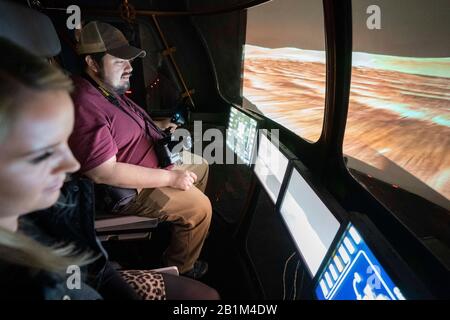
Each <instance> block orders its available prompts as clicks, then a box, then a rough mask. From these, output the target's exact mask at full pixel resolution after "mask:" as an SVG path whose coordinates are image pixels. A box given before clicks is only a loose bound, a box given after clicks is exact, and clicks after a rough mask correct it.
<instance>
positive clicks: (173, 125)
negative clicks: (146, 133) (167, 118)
mask: <svg viewBox="0 0 450 320" xmlns="http://www.w3.org/2000/svg"><path fill="white" fill-rule="evenodd" d="M167 128H170V133H174V132H175V129H176V128H178V126H177V125H176V124H175V123H172V122H170V123H169V124H168V125H167V127H166V128H165V129H167Z"/></svg>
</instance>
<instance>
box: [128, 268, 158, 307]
mask: <svg viewBox="0 0 450 320" xmlns="http://www.w3.org/2000/svg"><path fill="white" fill-rule="evenodd" d="M119 273H120V275H121V276H122V278H123V279H124V280H125V281H126V282H127V283H128V284H129V285H130V286H131V287H132V288H133V289H134V290H135V291H136V292H137V294H138V295H140V296H141V297H142V298H143V299H144V300H166V288H165V285H164V280H163V277H162V275H161V274H160V273H157V272H153V271H149V270H119Z"/></svg>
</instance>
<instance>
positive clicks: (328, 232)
mask: <svg viewBox="0 0 450 320" xmlns="http://www.w3.org/2000/svg"><path fill="white" fill-rule="evenodd" d="M280 213H281V216H282V217H283V220H284V222H285V224H286V226H287V228H288V230H289V232H290V234H291V236H292V238H293V240H294V243H295V245H296V246H297V249H298V250H299V252H300V254H301V256H302V258H303V260H304V262H305V264H306V266H307V267H308V269H309V271H310V273H311V275H312V276H313V277H314V276H315V274H316V273H317V270H318V269H319V267H320V265H321V263H322V261H323V260H324V258H325V256H326V254H327V252H328V249H329V248H330V246H331V243H332V242H333V240H334V238H335V237H336V234H337V232H338V231H339V228H340V223H339V221H338V220H337V219H336V217H335V216H334V215H333V213H332V212H331V211H330V210H329V209H328V207H327V206H326V205H325V204H324V203H323V201H322V200H321V198H320V197H319V196H318V195H317V193H316V192H315V191H314V190H313V189H312V188H311V186H310V185H309V184H308V182H307V181H306V180H305V179H304V178H303V177H302V175H301V174H300V172H299V171H298V170H297V168H296V167H294V168H293V171H292V175H291V177H290V180H289V182H288V185H287V188H286V192H285V194H284V198H283V200H282V202H281V206H280Z"/></svg>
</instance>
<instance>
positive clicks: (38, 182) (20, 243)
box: [0, 39, 101, 299]
mask: <svg viewBox="0 0 450 320" xmlns="http://www.w3.org/2000/svg"><path fill="white" fill-rule="evenodd" d="M0 50H1V52H2V59H1V61H0V296H1V297H7V298H30V299H40V298H41V299H69V298H77V299H99V298H101V297H100V295H99V294H98V293H96V292H95V291H94V290H93V289H91V288H90V287H88V286H83V289H82V290H76V291H73V292H69V289H68V288H67V286H66V285H65V284H66V283H65V278H64V274H65V272H66V268H67V267H68V266H69V265H73V264H76V265H84V264H86V263H88V262H91V260H89V259H88V255H87V254H85V255H81V256H80V255H78V256H77V255H74V250H73V248H72V246H67V245H66V246H65V247H61V246H59V247H53V248H51V247H46V246H43V245H40V244H39V243H38V242H36V241H34V240H32V239H31V238H29V237H26V236H24V235H22V234H20V233H18V232H16V231H17V228H18V219H19V217H20V216H22V215H24V214H26V213H28V212H31V211H35V210H39V209H44V208H47V207H49V206H51V205H53V204H54V203H55V202H56V201H57V199H58V197H59V194H60V188H61V186H62V185H63V183H64V179H65V177H66V174H67V173H70V172H74V171H76V170H77V169H78V168H79V164H78V162H77V161H76V160H75V158H74V157H73V155H72V153H71V151H70V149H69V147H68V145H67V139H68V138H69V135H70V133H71V131H72V127H73V123H74V115H73V105H72V101H71V99H70V96H69V90H71V82H70V80H69V79H67V77H65V76H64V74H63V73H62V72H60V71H58V70H57V69H55V68H53V67H51V66H49V65H47V64H46V63H45V61H41V60H40V59H38V58H35V57H34V56H32V55H30V54H28V53H26V52H25V51H24V50H22V49H20V48H18V47H16V46H15V45H13V44H11V43H10V42H8V41H6V40H4V39H0Z"/></svg>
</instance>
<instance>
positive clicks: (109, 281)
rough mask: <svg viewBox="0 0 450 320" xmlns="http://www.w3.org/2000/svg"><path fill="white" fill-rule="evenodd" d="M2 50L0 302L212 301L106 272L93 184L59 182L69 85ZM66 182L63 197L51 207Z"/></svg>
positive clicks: (67, 164) (164, 279)
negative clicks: (78, 277) (76, 275)
mask: <svg viewBox="0 0 450 320" xmlns="http://www.w3.org/2000/svg"><path fill="white" fill-rule="evenodd" d="M0 51H1V52H2V59H0V299H4V298H7V299H102V298H105V299H165V298H167V299H217V298H218V294H217V292H216V291H215V290H214V289H212V288H210V287H208V286H206V285H204V284H202V283H200V282H198V281H194V280H191V279H188V278H184V277H175V276H170V275H161V274H158V273H153V272H149V271H141V270H135V271H127V272H122V273H118V272H117V271H116V270H114V268H112V267H111V265H110V264H109V263H108V261H107V255H106V254H105V251H104V249H103V248H102V247H101V245H100V242H99V241H98V240H97V238H96V237H95V232H94V229H93V223H92V222H93V221H92V217H93V206H92V205H90V204H92V199H91V196H92V192H91V191H92V190H90V187H91V186H92V185H91V184H90V182H87V181H78V180H75V181H71V182H69V183H66V184H64V181H65V179H66V175H67V174H68V173H71V172H75V171H77V170H78V168H79V164H78V162H77V161H76V160H75V158H74V157H73V155H72V152H71V151H70V149H69V147H68V144H67V141H68V138H69V136H70V134H71V132H72V129H73V124H74V111H73V103H72V101H71V98H70V96H69V92H70V90H71V86H72V85H71V81H70V80H69V79H68V78H67V77H66V76H65V75H64V74H63V73H62V72H61V71H60V70H58V69H56V68H55V67H53V66H50V65H49V64H48V63H46V62H45V61H44V60H41V59H40V58H37V57H35V56H33V55H31V54H30V53H28V52H27V51H25V50H23V49H21V48H19V47H17V46H16V45H14V44H12V43H11V42H9V41H8V40H5V39H2V38H0ZM63 184H64V191H65V193H66V194H65V195H66V196H68V197H69V198H70V199H69V201H68V202H67V203H66V205H63V206H62V207H60V206H54V204H55V203H56V202H57V200H58V198H59V197H60V195H61V188H62V187H63ZM66 200H68V199H66ZM49 207H51V208H50V209H46V208H49ZM44 209H46V210H44ZM36 211H37V212H36ZM81 211H82V212H81ZM30 212H35V213H33V214H28V215H27V217H28V219H26V218H27V217H25V219H24V217H23V216H24V215H26V214H27V213H30ZM30 217H31V218H30ZM19 220H20V221H21V222H22V223H21V224H20V226H21V228H20V230H18V227H19ZM24 220H25V222H26V223H24ZM30 222H31V224H29V225H28V224H27V223H30ZM24 226H25V227H24ZM30 230H31V231H30ZM70 266H76V267H80V268H81V269H80V271H81V272H82V280H83V282H82V283H81V285H80V284H78V285H77V283H73V282H72V281H71V279H68V276H70V275H72V273H71V272H73V271H74V269H70V268H69V269H68V267H70ZM68 270H70V272H69V274H68V273H67V271H68ZM124 279H125V280H126V281H125V280H124ZM69 283H70V284H69ZM87 283H89V284H90V285H91V286H89V285H88V284H87ZM93 287H94V288H93Z"/></svg>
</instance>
